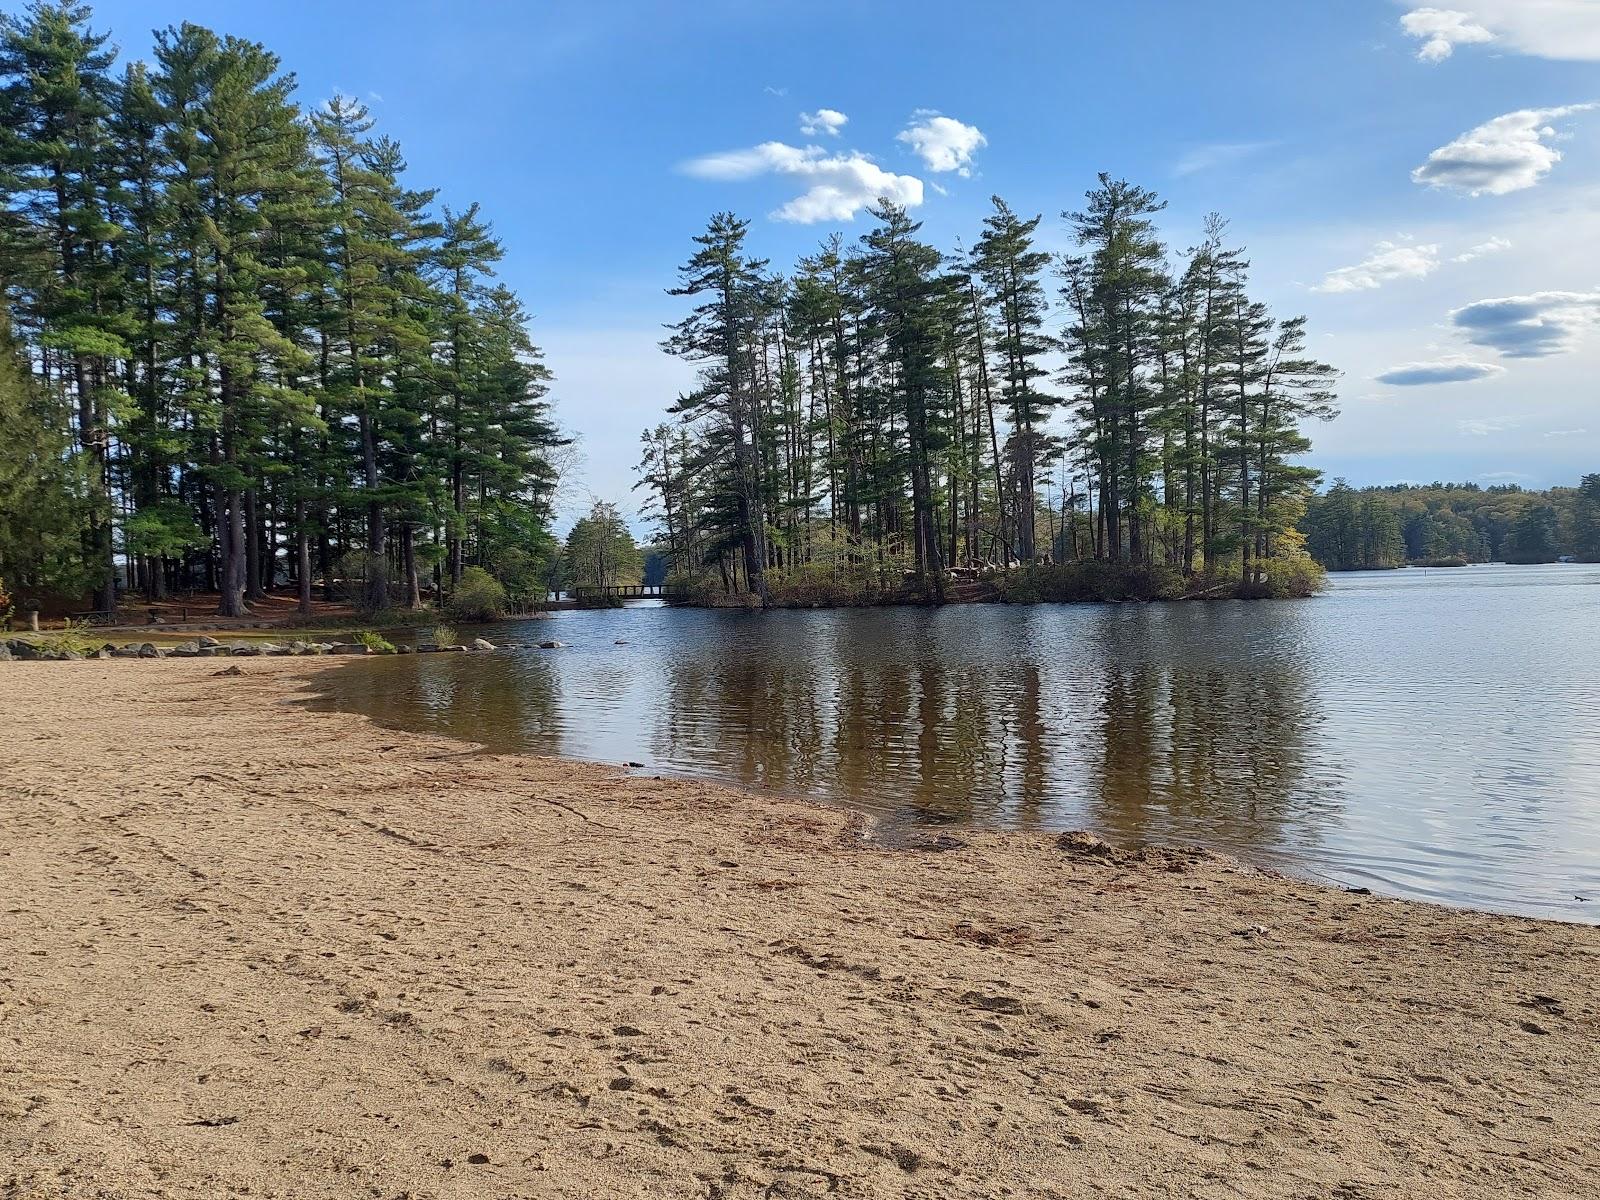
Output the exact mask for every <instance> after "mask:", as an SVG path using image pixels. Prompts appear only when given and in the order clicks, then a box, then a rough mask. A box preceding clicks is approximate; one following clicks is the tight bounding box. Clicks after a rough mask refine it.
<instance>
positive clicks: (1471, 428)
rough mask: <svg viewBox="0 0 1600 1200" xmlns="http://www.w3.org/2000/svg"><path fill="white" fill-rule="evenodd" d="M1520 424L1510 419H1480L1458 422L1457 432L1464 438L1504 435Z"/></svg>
mask: <svg viewBox="0 0 1600 1200" xmlns="http://www.w3.org/2000/svg"><path fill="white" fill-rule="evenodd" d="M1518 424H1519V422H1517V421H1515V420H1513V419H1512V418H1510V417H1479V418H1475V419H1473V420H1469V421H1457V422H1456V431H1457V432H1458V433H1460V434H1461V435H1462V436H1463V437H1488V436H1489V435H1490V434H1491V433H1504V432H1505V431H1506V430H1508V429H1515V428H1516V427H1517V425H1518ZM1485 478H1487V476H1485Z"/></svg>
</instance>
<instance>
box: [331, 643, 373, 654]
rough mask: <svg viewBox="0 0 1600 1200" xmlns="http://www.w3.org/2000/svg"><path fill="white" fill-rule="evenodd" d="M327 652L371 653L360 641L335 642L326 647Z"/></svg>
mask: <svg viewBox="0 0 1600 1200" xmlns="http://www.w3.org/2000/svg"><path fill="white" fill-rule="evenodd" d="M328 653H329V654H371V653H372V651H371V650H369V649H368V648H367V647H365V646H363V645H362V644H361V643H360V642H335V643H334V644H333V645H332V646H330V647H328Z"/></svg>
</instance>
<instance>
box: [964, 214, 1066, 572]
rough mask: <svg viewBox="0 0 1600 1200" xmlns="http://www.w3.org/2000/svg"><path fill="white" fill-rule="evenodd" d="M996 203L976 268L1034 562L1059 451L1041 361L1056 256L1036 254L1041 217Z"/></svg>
mask: <svg viewBox="0 0 1600 1200" xmlns="http://www.w3.org/2000/svg"><path fill="white" fill-rule="evenodd" d="M991 202H992V203H993V205H994V209H995V211H994V213H993V215H991V216H989V217H986V218H985V219H984V222H983V224H984V231H983V234H982V236H981V237H979V238H978V241H977V244H976V245H975V246H974V247H973V253H972V265H973V270H974V272H975V273H976V274H977V276H978V277H979V278H981V279H982V280H983V283H984V290H985V293H986V299H987V301H988V304H989V306H990V309H991V311H992V313H993V316H994V328H995V336H994V340H993V344H992V349H993V353H994V354H995V355H996V356H997V358H998V360H999V364H1000V370H999V377H1000V380H1001V386H1000V397H1001V402H1002V403H1003V404H1004V405H1005V408H1006V411H1007V413H1008V414H1009V417H1010V421H1011V429H1012V433H1011V447H1010V448H1011V454H1010V458H1011V460H1012V478H1013V480H1014V483H1015V488H1014V500H1013V511H1015V513H1016V517H1017V546H1016V549H1017V555H1018V556H1019V557H1020V558H1021V559H1022V560H1023V561H1024V562H1026V561H1029V560H1031V559H1032V558H1033V557H1034V555H1035V553H1036V550H1035V542H1036V539H1035V529H1034V524H1035V497H1034V492H1035V489H1036V487H1037V482H1038V475H1039V471H1040V469H1041V468H1042V467H1044V466H1047V465H1048V463H1049V461H1050V459H1051V458H1052V457H1053V450H1054V447H1053V446H1052V445H1051V444H1050V440H1049V438H1048V435H1047V434H1046V432H1045V426H1046V422H1047V421H1048V419H1049V415H1050V409H1051V408H1052V407H1053V406H1054V405H1055V403H1056V400H1055V397H1053V396H1049V395H1047V394H1045V393H1044V392H1041V391H1040V390H1039V389H1038V387H1037V382H1038V380H1040V379H1041V378H1043V377H1044V376H1045V375H1046V374H1048V372H1047V370H1046V368H1044V367H1043V366H1041V365H1040V363H1039V359H1040V358H1041V356H1042V355H1043V354H1044V353H1045V352H1046V351H1047V350H1048V349H1049V340H1048V338H1047V337H1046V336H1045V333H1044V322H1045V314H1046V311H1047V309H1048V305H1047V303H1046V300H1045V293H1044V283H1043V278H1042V276H1043V273H1044V269H1045V267H1046V266H1048V265H1049V263H1050V255H1049V254H1047V253H1045V252H1044V251H1042V250H1036V249H1035V248H1034V235H1035V231H1036V230H1037V229H1038V227H1039V221H1040V218H1039V217H1037V216H1036V217H1034V218H1033V219H1032V220H1029V221H1024V220H1022V219H1020V218H1019V217H1018V216H1017V215H1016V214H1015V213H1013V212H1012V211H1011V209H1010V208H1009V207H1007V205H1006V202H1005V201H1004V200H1002V199H1000V197H999V196H994V197H991Z"/></svg>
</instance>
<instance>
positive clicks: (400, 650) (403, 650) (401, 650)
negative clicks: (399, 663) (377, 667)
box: [394, 646, 413, 654]
mask: <svg viewBox="0 0 1600 1200" xmlns="http://www.w3.org/2000/svg"><path fill="white" fill-rule="evenodd" d="M394 652H395V653H396V654H411V653H413V651H412V648H411V647H410V646H396V647H395V648H394Z"/></svg>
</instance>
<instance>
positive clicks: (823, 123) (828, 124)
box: [800, 108, 850, 137]
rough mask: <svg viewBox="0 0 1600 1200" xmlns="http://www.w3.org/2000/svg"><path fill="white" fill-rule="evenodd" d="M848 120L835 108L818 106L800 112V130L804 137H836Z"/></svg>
mask: <svg viewBox="0 0 1600 1200" xmlns="http://www.w3.org/2000/svg"><path fill="white" fill-rule="evenodd" d="M849 120H850V118H849V117H847V116H845V115H844V114H843V113H842V112H840V111H839V110H838V109H836V108H819V109H817V111H816V112H803V113H801V114H800V132H801V133H803V134H805V135H806V137H838V136H839V131H840V130H841V129H843V128H844V127H845V125H846V124H847V123H848V122H849Z"/></svg>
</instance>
